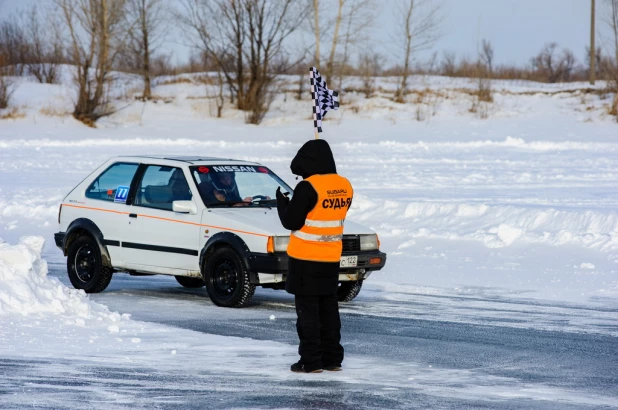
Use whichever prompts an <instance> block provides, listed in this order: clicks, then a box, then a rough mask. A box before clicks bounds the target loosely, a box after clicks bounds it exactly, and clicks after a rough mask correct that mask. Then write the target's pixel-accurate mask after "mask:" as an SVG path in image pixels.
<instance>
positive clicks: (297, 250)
mask: <svg viewBox="0 0 618 410" xmlns="http://www.w3.org/2000/svg"><path fill="white" fill-rule="evenodd" d="M305 181H307V182H309V183H310V184H311V186H312V187H313V189H314V190H315V192H316V193H317V195H318V200H317V203H316V204H315V207H314V208H313V209H312V210H311V211H310V212H309V213H308V214H307V217H306V219H305V224H304V225H303V226H302V228H300V229H299V230H297V231H293V232H292V233H291V235H290V243H289V245H288V255H289V256H291V257H293V258H296V259H302V260H309V261H316V262H339V260H340V258H341V251H342V249H343V241H342V239H343V222H344V220H345V217H346V214H347V212H348V207H349V205H350V203H351V201H352V196H353V190H352V185H351V184H350V182H349V181H348V180H347V179H346V178H344V177H342V176H339V175H337V174H320V175H313V176H311V177H309V178H307V179H305Z"/></svg>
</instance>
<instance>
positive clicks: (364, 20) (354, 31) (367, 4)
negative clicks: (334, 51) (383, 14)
mask: <svg viewBox="0 0 618 410" xmlns="http://www.w3.org/2000/svg"><path fill="white" fill-rule="evenodd" d="M373 8H374V2H373V0H345V8H344V10H343V21H342V22H343V24H344V26H345V30H344V35H343V39H342V40H343V54H342V55H341V57H340V61H339V66H340V68H339V69H338V70H337V71H338V77H339V87H338V88H339V89H340V90H342V88H343V75H344V74H345V70H346V69H347V66H348V65H349V63H350V55H351V53H352V50H353V48H355V47H356V46H358V45H359V44H361V43H362V44H365V43H366V40H367V37H368V33H369V32H370V30H371V26H372V24H373V23H374V21H375V16H376V13H374V9H373ZM365 51H366V50H365ZM332 75H334V73H331V76H332ZM344 96H345V94H339V103H340V104H343V98H344Z"/></svg>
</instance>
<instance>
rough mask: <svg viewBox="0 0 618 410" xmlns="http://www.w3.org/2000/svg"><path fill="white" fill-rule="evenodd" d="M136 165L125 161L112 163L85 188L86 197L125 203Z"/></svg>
mask: <svg viewBox="0 0 618 410" xmlns="http://www.w3.org/2000/svg"><path fill="white" fill-rule="evenodd" d="M138 166H139V164H131V163H126V162H117V163H115V164H113V165H112V166H110V167H109V168H107V169H106V170H105V171H103V173H102V174H101V175H99V176H98V177H97V179H95V180H94V181H93V182H92V184H90V186H89V187H88V189H86V198H92V199H99V200H103V201H110V202H120V203H125V202H126V201H127V196H128V194H129V187H130V186H131V181H132V180H133V177H134V176H135V172H136V171H137V167H138Z"/></svg>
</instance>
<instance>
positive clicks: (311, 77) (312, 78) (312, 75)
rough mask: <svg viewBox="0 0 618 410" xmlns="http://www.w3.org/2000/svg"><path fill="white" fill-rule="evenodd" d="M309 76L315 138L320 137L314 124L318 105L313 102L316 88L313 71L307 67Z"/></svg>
mask: <svg viewBox="0 0 618 410" xmlns="http://www.w3.org/2000/svg"><path fill="white" fill-rule="evenodd" d="M309 78H310V80H309V81H310V83H311V97H312V98H311V99H312V100H313V102H312V104H313V136H314V137H315V139H316V140H317V139H319V138H320V136H319V134H318V129H317V127H316V126H315V124H316V123H317V122H316V120H317V109H318V107H317V105H316V103H315V99H316V92H317V90H316V89H315V80H314V79H315V77H314V72H313V69H312V68H310V69H309Z"/></svg>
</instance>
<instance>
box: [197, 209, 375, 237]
mask: <svg viewBox="0 0 618 410" xmlns="http://www.w3.org/2000/svg"><path fill="white" fill-rule="evenodd" d="M203 223H204V224H206V225H216V226H218V227H223V228H226V229H229V230H238V231H245V232H251V233H257V234H262V235H269V236H287V235H289V234H290V231H289V230H287V229H285V228H284V227H283V226H282V225H281V221H280V220H279V214H278V213H277V208H243V209H232V208H225V209H223V208H211V209H209V210H207V211H204V219H203ZM343 233H344V234H346V235H358V234H371V233H374V232H373V231H372V230H371V229H369V228H368V227H366V226H364V225H361V224H359V223H356V222H353V221H350V220H346V221H345V224H344V231H343Z"/></svg>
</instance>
